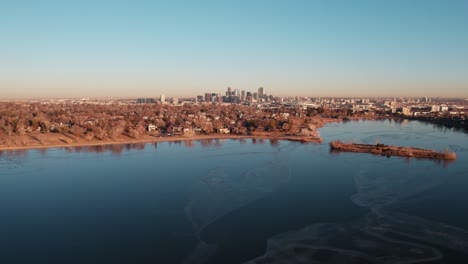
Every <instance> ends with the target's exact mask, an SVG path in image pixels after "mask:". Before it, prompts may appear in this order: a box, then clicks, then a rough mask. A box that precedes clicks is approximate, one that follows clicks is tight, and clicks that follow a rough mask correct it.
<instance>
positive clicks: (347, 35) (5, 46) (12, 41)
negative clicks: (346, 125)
mask: <svg viewBox="0 0 468 264" xmlns="http://www.w3.org/2000/svg"><path fill="white" fill-rule="evenodd" d="M467 11H468V2H465V1H450V2H446V1H411V2H408V1H391V2H388V1H360V2H348V3H346V2H334V1H295V2H294V3H288V2H281V1H256V2H248V1H236V2H230V3H228V2H224V3H220V2H217V1H203V2H197V3H195V2H193V3H179V2H165V1H157V2H153V1H97V2H96V1H80V2H68V3H64V2H62V1H52V0H48V1H41V2H35V1H22V2H18V1H15V2H14V1H10V2H5V3H2V8H1V9H0V31H1V32H2V33H1V36H2V39H5V40H6V41H2V42H1V43H0V56H1V57H2V60H1V61H0V72H1V73H2V78H0V90H1V93H0V99H14V98H18V99H22V98H52V97H54V98H55V97H108V96H115V97H157V96H159V95H160V94H165V95H166V96H168V97H181V98H183V97H193V96H196V95H201V94H205V92H207V91H221V90H223V89H225V87H232V88H233V89H238V90H245V91H256V90H257V89H258V87H265V89H267V90H268V94H273V95H275V96H282V97H286V96H309V97H420V96H428V97H460V98H467V97H468V77H466V76H465V75H466V72H468V63H467V61H468V51H467V49H466V47H468V34H467V33H466V26H467V25H468V18H467V17H466V15H465V14H466V13H467Z"/></svg>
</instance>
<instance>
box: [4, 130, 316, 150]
mask: <svg viewBox="0 0 468 264" xmlns="http://www.w3.org/2000/svg"><path fill="white" fill-rule="evenodd" d="M216 139H268V140H286V141H298V142H304V143H321V142H322V138H320V137H314V136H285V135H281V136H274V135H271V136H269V135H220V134H215V135H200V136H193V137H184V136H170V137H151V136H148V138H144V139H133V140H132V139H128V140H127V139H125V140H115V141H110V140H104V141H92V142H76V143H69V144H66V143H63V144H50V145H39V144H38V145H31V146H13V147H5V146H1V147H0V151H16V150H30V149H31V150H32V149H49V148H72V147H93V146H109V145H127V144H141V143H158V142H173V141H189V140H195V141H197V140H216Z"/></svg>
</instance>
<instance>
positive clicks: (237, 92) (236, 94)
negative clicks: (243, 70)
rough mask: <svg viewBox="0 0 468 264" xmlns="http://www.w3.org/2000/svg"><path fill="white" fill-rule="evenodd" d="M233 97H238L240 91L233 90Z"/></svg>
mask: <svg viewBox="0 0 468 264" xmlns="http://www.w3.org/2000/svg"><path fill="white" fill-rule="evenodd" d="M234 95H235V96H237V97H240V91H239V89H235V90H234Z"/></svg>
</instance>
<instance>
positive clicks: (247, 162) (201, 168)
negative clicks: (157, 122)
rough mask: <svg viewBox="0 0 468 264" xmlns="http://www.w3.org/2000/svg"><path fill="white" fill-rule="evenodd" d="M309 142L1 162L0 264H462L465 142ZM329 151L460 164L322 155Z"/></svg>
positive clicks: (359, 126) (389, 138)
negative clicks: (367, 150) (395, 153)
mask: <svg viewBox="0 0 468 264" xmlns="http://www.w3.org/2000/svg"><path fill="white" fill-rule="evenodd" d="M320 132H321V135H322V137H324V138H325V142H324V143H323V144H301V143H297V142H287V141H279V142H275V141H270V140H265V141H260V140H256V141H255V140H250V139H249V140H204V141H186V142H172V143H169V142H167V143H158V144H135V145H122V146H109V147H83V148H72V149H48V150H30V151H17V152H1V153H0V219H1V225H0V263H244V262H248V263H284V262H282V261H285V260H288V261H289V262H288V263H313V261H320V262H321V263H351V262H352V263H395V262H398V261H410V262H411V261H417V260H423V261H425V262H427V263H446V262H454V261H459V260H461V261H462V262H467V261H468V231H467V230H468V210H467V209H468V204H467V201H468V192H467V191H466V190H467V187H468V134H464V133H462V132H456V131H453V130H448V129H439V128H434V127H433V126H432V125H427V124H423V123H420V122H403V123H393V122H389V121H382V122H375V121H373V122H351V123H347V124H329V125H327V126H326V127H325V128H322V129H321V130H320ZM334 139H341V140H344V141H356V142H364V143H375V142H376V140H378V141H380V142H382V143H385V144H392V145H412V146H417V147H423V148H432V149H436V150H445V148H447V147H448V148H449V149H451V150H453V151H456V152H457V156H458V159H457V161H455V162H453V163H443V162H434V161H430V160H416V159H405V158H396V157H392V158H385V157H380V156H372V155H369V154H357V153H339V154H336V153H330V152H329V148H328V142H329V141H331V140H334ZM353 261H354V262H353ZM408 263H409V262H408Z"/></svg>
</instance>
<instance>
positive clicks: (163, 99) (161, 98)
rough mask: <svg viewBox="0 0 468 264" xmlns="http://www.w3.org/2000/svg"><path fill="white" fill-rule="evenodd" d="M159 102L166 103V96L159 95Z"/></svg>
mask: <svg viewBox="0 0 468 264" xmlns="http://www.w3.org/2000/svg"><path fill="white" fill-rule="evenodd" d="M159 100H160V101H161V104H164V103H166V96H165V95H164V94H161V96H160V97H159Z"/></svg>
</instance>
